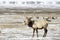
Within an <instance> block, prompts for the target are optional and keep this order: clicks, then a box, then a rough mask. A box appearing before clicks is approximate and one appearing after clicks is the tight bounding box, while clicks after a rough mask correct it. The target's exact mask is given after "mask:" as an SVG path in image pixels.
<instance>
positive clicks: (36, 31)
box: [36, 29, 38, 37]
mask: <svg viewBox="0 0 60 40" xmlns="http://www.w3.org/2000/svg"><path fill="white" fill-rule="evenodd" d="M36 34H37V37H38V29H36Z"/></svg>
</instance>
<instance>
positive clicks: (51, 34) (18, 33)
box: [0, 24, 60, 40]
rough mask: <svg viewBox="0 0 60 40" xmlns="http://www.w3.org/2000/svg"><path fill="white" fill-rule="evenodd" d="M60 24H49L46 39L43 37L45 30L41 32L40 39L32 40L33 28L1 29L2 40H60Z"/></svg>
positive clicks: (0, 39)
mask: <svg viewBox="0 0 60 40" xmlns="http://www.w3.org/2000/svg"><path fill="white" fill-rule="evenodd" d="M59 26H60V24H56V25H53V24H49V26H48V33H47V36H46V37H42V36H43V33H44V31H43V29H42V30H39V37H38V38H37V37H36V35H35V37H34V38H32V28H28V27H27V26H22V27H19V28H2V29H0V32H1V33H0V40H60V27H59Z"/></svg>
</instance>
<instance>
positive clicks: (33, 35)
mask: <svg viewBox="0 0 60 40" xmlns="http://www.w3.org/2000/svg"><path fill="white" fill-rule="evenodd" d="M34 33H35V29H33V35H32V37H34Z"/></svg>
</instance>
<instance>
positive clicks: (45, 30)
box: [43, 28, 48, 37]
mask: <svg viewBox="0 0 60 40" xmlns="http://www.w3.org/2000/svg"><path fill="white" fill-rule="evenodd" d="M47 31H48V30H47V28H44V35H43V37H46V35H47Z"/></svg>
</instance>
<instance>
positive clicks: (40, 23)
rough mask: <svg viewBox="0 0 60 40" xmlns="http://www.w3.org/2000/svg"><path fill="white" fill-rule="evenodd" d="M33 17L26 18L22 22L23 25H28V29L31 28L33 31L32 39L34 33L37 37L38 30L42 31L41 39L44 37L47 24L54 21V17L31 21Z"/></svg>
mask: <svg viewBox="0 0 60 40" xmlns="http://www.w3.org/2000/svg"><path fill="white" fill-rule="evenodd" d="M32 18H33V17H29V18H28V17H26V20H25V21H24V23H25V25H28V27H31V28H32V29H33V35H32V37H34V33H35V31H36V35H37V37H38V29H44V35H43V37H46V35H47V32H48V29H47V27H48V22H51V20H50V18H51V19H55V18H54V17H47V18H44V17H43V19H42V20H36V21H35V20H31V19H32ZM36 19H39V17H36Z"/></svg>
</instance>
